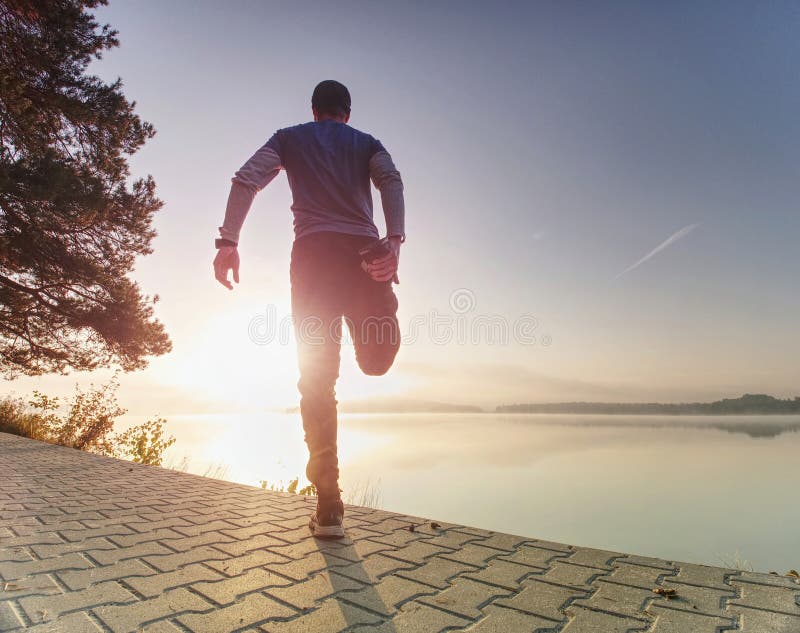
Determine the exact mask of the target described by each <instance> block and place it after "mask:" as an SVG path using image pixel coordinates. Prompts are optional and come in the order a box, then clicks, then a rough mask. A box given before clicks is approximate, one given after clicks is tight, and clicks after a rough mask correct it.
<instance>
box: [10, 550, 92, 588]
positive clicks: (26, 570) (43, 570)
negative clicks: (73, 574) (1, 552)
mask: <svg viewBox="0 0 800 633" xmlns="http://www.w3.org/2000/svg"><path fill="white" fill-rule="evenodd" d="M90 567H92V564H91V563H90V562H89V561H88V560H86V559H85V558H84V557H83V556H81V555H80V554H78V553H72V554H67V555H66V556H59V557H58V558H48V559H45V560H31V561H26V562H9V563H0V576H1V577H2V578H3V580H5V581H6V582H9V581H12V580H20V579H22V578H25V577H26V576H30V575H33V574H47V573H50V572H53V571H59V570H63V569H88V568H90Z"/></svg>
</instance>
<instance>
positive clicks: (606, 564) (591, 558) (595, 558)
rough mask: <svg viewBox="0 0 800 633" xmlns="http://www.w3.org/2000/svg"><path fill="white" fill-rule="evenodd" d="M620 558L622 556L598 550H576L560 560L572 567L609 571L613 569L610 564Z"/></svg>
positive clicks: (617, 553)
mask: <svg viewBox="0 0 800 633" xmlns="http://www.w3.org/2000/svg"><path fill="white" fill-rule="evenodd" d="M621 556H624V554H620V553H619V552H609V551H606V550H600V549H584V548H577V549H575V551H573V552H572V553H570V554H568V556H567V557H566V558H563V559H562V560H564V561H565V562H570V563H572V564H573V565H585V566H586V567H595V568H597V569H602V570H605V571H611V570H612V569H613V567H612V564H613V563H614V561H615V560H617V559H618V558H619V557H621Z"/></svg>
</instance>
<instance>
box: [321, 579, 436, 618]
mask: <svg viewBox="0 0 800 633" xmlns="http://www.w3.org/2000/svg"><path fill="white" fill-rule="evenodd" d="M332 576H336V573H335V572H334V573H333V574H332ZM339 578H345V577H344V576H339ZM337 582H338V581H334V584H337ZM351 582H353V581H351ZM353 584H354V585H355V584H356V583H353ZM360 587H361V589H360V590H359V591H355V592H348V593H346V594H343V595H342V596H341V598H342V599H343V600H345V601H347V602H349V603H353V604H356V605H358V606H360V607H364V608H365V609H368V610H370V611H373V612H375V613H380V614H381V615H384V616H386V617H390V616H392V615H394V613H395V612H396V611H397V609H398V608H399V607H400V606H402V605H403V604H405V603H406V602H408V601H409V600H412V599H414V598H421V597H423V596H430V595H432V594H437V595H441V594H439V593H437V590H436V589H435V588H433V587H431V586H429V585H422V584H420V583H418V582H414V581H413V580H408V579H406V578H402V577H400V576H387V577H386V578H384V579H383V581H382V582H380V583H378V584H375V585H367V586H366V587H364V586H363V585H360Z"/></svg>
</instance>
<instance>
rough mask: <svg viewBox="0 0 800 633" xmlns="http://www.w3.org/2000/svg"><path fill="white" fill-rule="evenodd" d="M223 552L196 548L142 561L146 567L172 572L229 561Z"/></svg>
mask: <svg viewBox="0 0 800 633" xmlns="http://www.w3.org/2000/svg"><path fill="white" fill-rule="evenodd" d="M229 558H230V557H229V556H228V555H227V554H225V552H221V551H219V550H218V549H215V548H213V547H208V546H204V547H197V548H195V549H191V550H188V551H185V552H177V553H175V552H170V553H168V554H163V555H160V554H159V555H156V556H146V557H144V558H142V560H143V561H144V562H145V563H147V564H148V565H152V566H153V567H155V568H156V569H158V570H159V571H161V572H167V571H173V570H175V569H178V568H180V567H185V566H186V565H191V564H192V563H212V562H214V563H219V562H221V561H226V560H229Z"/></svg>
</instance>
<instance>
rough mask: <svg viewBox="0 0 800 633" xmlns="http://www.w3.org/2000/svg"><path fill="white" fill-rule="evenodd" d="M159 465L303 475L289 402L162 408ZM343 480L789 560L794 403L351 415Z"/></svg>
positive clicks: (799, 449)
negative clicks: (681, 409)
mask: <svg viewBox="0 0 800 633" xmlns="http://www.w3.org/2000/svg"><path fill="white" fill-rule="evenodd" d="M168 428H169V432H170V433H172V434H174V435H175V436H176V437H177V442H176V444H175V445H174V447H173V448H172V449H170V451H169V453H168V456H167V459H166V461H165V463H166V464H168V465H169V464H172V465H177V464H178V463H179V462H180V461H181V460H182V459H183V458H184V457H186V458H187V459H188V470H189V471H191V472H198V473H200V474H203V473H204V472H206V471H207V470H208V469H209V468H211V469H212V470H213V469H215V468H216V469H217V470H218V471H219V469H218V467H219V466H221V465H224V466H225V467H226V468H225V470H224V475H223V476H224V477H225V478H226V479H230V480H232V481H238V482H241V483H246V484H250V485H258V482H259V481H261V480H266V481H269V482H270V483H280V482H281V481H283V482H287V481H289V480H291V479H294V478H295V477H297V476H301V480H302V475H303V474H304V468H305V459H306V453H305V445H304V443H303V432H302V426H301V423H300V418H299V415H297V414H281V413H262V414H248V415H238V416H237V415H230V416H223V415H209V416H186V417H172V418H171V419H170V423H169V425H168ZM339 451H340V460H341V468H342V481H341V486H342V488H343V489H344V494H345V496H347V494H348V491H353V490H357V489H363V488H364V487H365V486H366V487H369V488H372V489H374V488H376V487H377V488H378V491H379V493H380V505H381V507H383V508H385V509H387V510H392V511H396V512H402V513H407V514H411V515H417V516H422V517H427V518H432V519H439V520H444V521H451V522H455V523H463V524H467V525H473V526H478V527H483V528H488V529H493V530H498V531H503V532H510V533H515V534H521V535H524V536H530V537H532V538H541V539H547V540H553V541H559V542H564V543H571V544H575V545H583V546H590V547H597V548H603V549H610V550H615V551H623V552H629V553H637V554H645V555H651V556H658V557H662V558H667V559H670V560H678V561H689V562H697V563H705V564H710V565H731V564H734V563H736V562H737V561H738V563H737V564H742V565H744V566H746V567H748V568H749V567H750V566H752V568H753V569H755V570H756V571H773V570H774V571H778V572H781V573H784V572H786V571H787V570H788V569H790V568H795V569H796V568H798V567H800V530H798V529H797V525H800V504H798V503H797V472H798V471H797V455H798V454H800V416H720V417H717V416H697V417H694V416H677V417H676V416H601V415H545V414H505V415H501V414H488V413H487V414H419V413H417V414H369V415H367V414H351V415H341V416H340V439H339Z"/></svg>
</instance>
